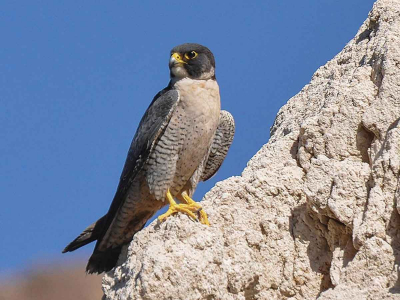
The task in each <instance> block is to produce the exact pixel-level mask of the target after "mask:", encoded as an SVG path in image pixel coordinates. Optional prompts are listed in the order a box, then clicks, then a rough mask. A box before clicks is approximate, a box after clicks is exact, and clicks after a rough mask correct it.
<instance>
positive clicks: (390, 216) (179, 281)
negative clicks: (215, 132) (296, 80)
mask: <svg viewBox="0 0 400 300" xmlns="http://www.w3.org/2000/svg"><path fill="white" fill-rule="evenodd" d="M399 120H400V0H378V1H377V2H376V3H375V5H374V7H373V9H372V11H371V13H370V14H369V16H368V19H367V20H366V21H365V22H364V24H363V25H362V26H361V28H360V30H359V32H358V33H357V35H356V37H355V38H354V39H353V40H352V41H350V42H349V43H348V44H347V45H346V47H345V48H344V49H343V51H342V52H340V53H339V54H338V55H337V56H336V57H335V58H334V59H332V60H331V61H329V62H328V63H327V64H326V65H325V66H323V67H321V68H319V69H318V70H317V71H316V72H315V74H314V76H313V78H312V80H311V82H310V83H309V84H308V85H306V86H305V87H304V88H303V89H302V91H301V92H300V93H299V94H297V95H296V96H295V97H293V98H292V99H290V100H289V102H288V103H287V104H286V105H285V106H284V107H282V109H281V110H280V111H279V113H278V116H277V117H276V120H275V124H274V126H273V128H272V132H271V133H272V134H271V139H270V141H269V142H268V143H267V144H266V145H265V146H264V147H263V148H262V149H261V150H260V151H259V152H258V153H257V154H256V155H255V156H254V157H253V158H252V159H251V160H250V162H249V163H248V166H247V168H246V169H245V170H244V171H243V174H242V176H240V177H232V178H229V179H227V180H225V181H223V182H220V183H218V184H217V185H216V187H214V188H213V189H212V190H211V191H210V192H209V193H207V195H206V196H205V197H204V199H203V202H202V203H203V207H204V209H205V210H206V211H207V212H208V214H209V218H210V222H211V223H212V225H211V226H210V227H206V226H203V225H201V224H199V223H195V222H193V221H191V220H190V219H188V217H187V216H184V215H177V216H175V217H171V218H169V219H168V220H167V221H166V222H165V223H163V224H158V223H157V222H153V224H151V225H150V226H149V227H147V228H146V229H144V230H142V231H141V232H139V233H138V234H136V236H135V237H134V239H133V241H132V243H131V244H130V246H129V248H128V249H126V253H125V254H123V255H121V257H120V262H119V263H120V266H118V267H117V268H115V269H114V270H113V271H111V272H109V273H108V274H106V276H105V277H104V279H103V289H104V293H105V296H104V298H105V299H182V300H195V299H208V300H211V299H232V300H233V299H235V300H236V299H286V298H292V299H317V298H318V299H353V300H357V299H395V298H400V278H399V261H400V253H399V250H400V231H399V229H400V218H399V212H400V204H399V203H400V179H399V178H400V177H399V173H400V124H399V123H400V121H399Z"/></svg>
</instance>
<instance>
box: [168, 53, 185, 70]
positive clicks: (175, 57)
mask: <svg viewBox="0 0 400 300" xmlns="http://www.w3.org/2000/svg"><path fill="white" fill-rule="evenodd" d="M182 64H187V62H185V61H184V60H183V59H182V56H181V55H180V54H179V53H177V52H175V53H172V55H171V58H170V59H169V67H170V68H172V67H174V66H176V65H182Z"/></svg>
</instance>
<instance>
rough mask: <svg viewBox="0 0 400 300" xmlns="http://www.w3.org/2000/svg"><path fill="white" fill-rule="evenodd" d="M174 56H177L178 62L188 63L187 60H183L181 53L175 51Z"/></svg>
mask: <svg viewBox="0 0 400 300" xmlns="http://www.w3.org/2000/svg"><path fill="white" fill-rule="evenodd" d="M172 57H173V58H175V60H176V61H177V62H180V63H183V64H186V62H185V61H184V60H182V56H181V55H180V54H179V53H177V52H175V53H173V54H172Z"/></svg>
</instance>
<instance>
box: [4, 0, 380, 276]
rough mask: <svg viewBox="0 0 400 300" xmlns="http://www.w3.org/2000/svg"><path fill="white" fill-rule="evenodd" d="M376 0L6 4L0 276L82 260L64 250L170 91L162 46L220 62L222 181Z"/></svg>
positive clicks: (109, 189)
mask: <svg viewBox="0 0 400 300" xmlns="http://www.w3.org/2000/svg"><path fill="white" fill-rule="evenodd" d="M373 2H374V1H372V0H351V1H347V0H324V1H320V0H310V1H278V0H274V1H272V0H265V1H200V2H188V1H186V2H185V1H168V2H167V1H165V2H161V1H158V2H155V1H118V2H117V1H80V2H78V1H2V3H1V4H0V36H1V37H2V46H1V47H0V105H1V106H0V107H1V108H0V145H1V146H0V157H1V160H0V178H1V181H0V199H1V204H2V208H1V210H0V230H1V235H2V239H1V247H0V275H1V274H3V275H4V274H8V273H10V272H13V271H15V270H21V269H24V268H26V267H29V266H31V265H32V264H34V263H36V262H37V261H57V262H63V261H64V262H66V261H70V260H71V259H75V258H79V259H83V258H84V259H86V258H88V257H89V255H90V252H91V250H92V246H89V247H85V248H84V249H81V250H80V251H77V253H73V254H68V255H65V254H64V255H61V250H62V249H63V247H64V246H65V245H66V244H67V243H68V242H70V241H71V239H73V238H74V237H75V236H76V235H77V234H79V233H80V232H81V231H82V230H83V229H84V228H85V227H86V226H87V225H89V224H90V223H92V222H93V221H95V220H96V219H97V218H99V217H100V216H102V215H103V214H104V213H105V212H106V211H107V209H108V206H109V205H110V203H111V200H112V197H113V195H114V192H115V189H116V186H117V184H118V180H119V175H120V172H121V170H122V166H123V163H124V161H125V157H126V153H127V150H128V147H129V145H130V142H131V139H132V137H133V135H134V133H135V130H136V127H137V125H138V122H139V121H140V118H141V116H142V114H143V113H144V111H145V110H146V108H147V106H148V105H149V103H150V101H151V100H152V98H153V96H154V95H155V94H156V93H157V92H158V91H159V90H160V89H162V88H164V87H165V86H166V85H167V84H168V80H169V70H168V59H169V51H170V49H171V48H172V47H174V46H176V45H178V44H181V43H185V42H195V43H200V44H203V45H205V46H207V47H209V48H210V49H211V50H212V51H213V53H214V55H215V57H216V65H217V68H216V72H217V79H218V82H219V85H220V90H221V101H222V108H223V109H226V110H229V111H230V112H231V113H232V114H233V115H234V117H235V120H236V128H237V129H236V135H235V140H234V143H233V146H232V147H231V150H230V152H229V154H228V157H227V159H226V160H225V162H224V164H223V166H222V168H221V169H220V171H219V173H218V174H217V175H216V176H215V177H213V178H212V179H211V180H210V181H209V182H207V183H203V184H200V186H199V188H198V189H197V192H196V194H195V197H194V198H195V199H198V200H199V199H201V197H202V196H203V195H204V194H205V193H206V192H207V191H208V190H209V189H210V188H211V187H212V186H213V185H214V184H215V183H216V182H217V181H220V180H223V179H225V178H227V177H230V176H234V175H240V174H241V171H242V170H243V169H244V168H245V166H246V163H247V161H248V160H249V159H250V158H251V157H252V156H253V155H254V154H255V153H256V152H257V150H259V149H260V148H261V146H262V145H263V144H265V143H266V142H267V141H268V138H269V128H270V127H271V126H272V123H273V121H274V118H275V115H276V113H277V112H278V110H279V108H280V107H281V106H282V105H284V104H285V103H286V102H287V100H288V99H289V98H290V97H292V96H293V95H295V94H296V93H298V92H299V91H300V90H301V88H302V87H303V86H304V85H305V84H307V83H308V82H309V80H310V78H311V76H312V74H313V73H314V72H315V70H316V69H317V68H318V67H319V66H321V65H323V64H325V63H326V62H327V61H328V60H329V59H331V58H332V57H333V56H334V55H336V54H337V53H338V52H339V51H340V50H341V49H342V48H343V47H344V46H345V44H346V43H347V42H348V41H349V40H350V39H351V38H352V37H353V36H354V35H355V33H356V32H357V30H358V28H359V26H360V25H361V24H362V22H363V21H364V20H365V18H366V17H367V14H368V12H369V10H370V9H371V7H372V4H373Z"/></svg>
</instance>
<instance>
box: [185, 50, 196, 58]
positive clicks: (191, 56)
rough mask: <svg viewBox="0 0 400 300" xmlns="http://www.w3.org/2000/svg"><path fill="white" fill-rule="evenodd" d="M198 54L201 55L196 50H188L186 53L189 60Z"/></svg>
mask: <svg viewBox="0 0 400 300" xmlns="http://www.w3.org/2000/svg"><path fill="white" fill-rule="evenodd" d="M197 55H199V54H198V53H197V52H196V51H190V52H186V53H185V58H186V59H187V60H190V59H194V58H196V57H197Z"/></svg>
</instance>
